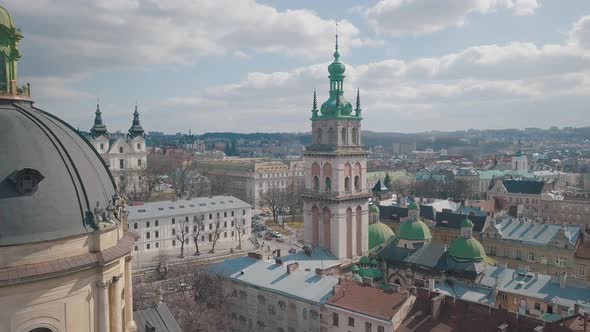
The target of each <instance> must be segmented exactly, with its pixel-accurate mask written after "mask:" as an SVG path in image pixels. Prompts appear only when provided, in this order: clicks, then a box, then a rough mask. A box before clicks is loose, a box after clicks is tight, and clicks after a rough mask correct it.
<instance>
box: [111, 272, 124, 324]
mask: <svg viewBox="0 0 590 332" xmlns="http://www.w3.org/2000/svg"><path fill="white" fill-rule="evenodd" d="M120 279H121V276H114V277H113V285H112V287H113V304H112V306H113V321H112V331H111V332H122V329H123V317H121V310H122V308H123V307H122V306H121V284H122V283H121V282H120Z"/></svg>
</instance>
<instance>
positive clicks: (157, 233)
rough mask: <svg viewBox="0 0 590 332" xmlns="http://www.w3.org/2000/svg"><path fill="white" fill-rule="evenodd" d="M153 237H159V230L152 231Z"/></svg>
mask: <svg viewBox="0 0 590 332" xmlns="http://www.w3.org/2000/svg"><path fill="white" fill-rule="evenodd" d="M154 237H155V238H156V239H158V238H160V232H159V231H155V232H154Z"/></svg>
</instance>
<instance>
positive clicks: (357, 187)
mask: <svg viewBox="0 0 590 332" xmlns="http://www.w3.org/2000/svg"><path fill="white" fill-rule="evenodd" d="M354 190H355V191H360V190H361V179H360V177H359V176H358V175H357V176H355V177H354Z"/></svg>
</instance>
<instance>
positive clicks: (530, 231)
mask: <svg viewBox="0 0 590 332" xmlns="http://www.w3.org/2000/svg"><path fill="white" fill-rule="evenodd" d="M494 227H495V228H496V230H497V232H498V234H499V235H500V237H501V238H502V239H504V240H513V241H519V242H522V243H527V244H532V245H543V246H547V245H552V244H553V241H555V238H556V236H557V235H558V234H559V232H564V235H565V236H566V238H568V239H569V242H570V244H571V245H572V246H575V245H576V243H577V242H578V239H579V237H580V234H581V231H582V229H581V228H580V226H565V227H564V226H563V225H554V224H542V223H539V222H535V221H531V220H524V219H512V218H505V219H502V220H501V221H500V222H499V223H496V224H495V225H494Z"/></svg>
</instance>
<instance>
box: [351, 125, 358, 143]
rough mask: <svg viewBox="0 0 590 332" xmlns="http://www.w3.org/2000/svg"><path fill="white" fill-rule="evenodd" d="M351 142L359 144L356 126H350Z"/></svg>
mask: <svg viewBox="0 0 590 332" xmlns="http://www.w3.org/2000/svg"><path fill="white" fill-rule="evenodd" d="M352 144H353V145H359V139H358V130H357V129H356V127H354V128H352Z"/></svg>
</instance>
